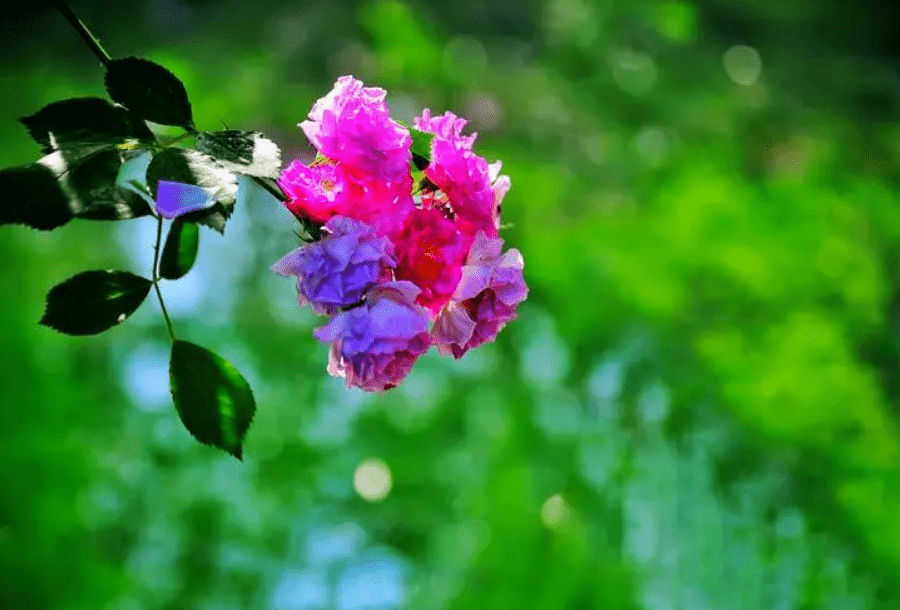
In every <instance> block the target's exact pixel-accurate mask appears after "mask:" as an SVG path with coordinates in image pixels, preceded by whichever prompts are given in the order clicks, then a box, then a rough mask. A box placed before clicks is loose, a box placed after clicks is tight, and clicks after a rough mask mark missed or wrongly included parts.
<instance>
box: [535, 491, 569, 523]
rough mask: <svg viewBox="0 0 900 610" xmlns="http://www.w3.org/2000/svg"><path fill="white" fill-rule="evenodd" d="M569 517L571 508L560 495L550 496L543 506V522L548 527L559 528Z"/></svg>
mask: <svg viewBox="0 0 900 610" xmlns="http://www.w3.org/2000/svg"><path fill="white" fill-rule="evenodd" d="M568 516H569V506H568V505H567V504H566V501H565V500H563V497H562V496H561V495H559V494H556V495H553V496H550V497H549V498H547V500H546V501H545V502H544V504H543V505H542V506H541V521H542V522H543V523H544V525H546V526H547V527H558V526H559V525H561V524H562V523H563V522H564V521H565V520H566V518H567V517H568Z"/></svg>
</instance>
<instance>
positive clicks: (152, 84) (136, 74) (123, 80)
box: [106, 57, 194, 129]
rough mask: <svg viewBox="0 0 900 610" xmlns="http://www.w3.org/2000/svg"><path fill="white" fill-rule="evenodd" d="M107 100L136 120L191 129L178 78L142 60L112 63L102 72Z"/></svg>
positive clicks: (135, 59)
mask: <svg viewBox="0 0 900 610" xmlns="http://www.w3.org/2000/svg"><path fill="white" fill-rule="evenodd" d="M106 90H107V92H109V96H110V97H111V98H112V99H113V100H115V101H116V102H118V103H120V104H122V105H123V106H125V107H126V108H128V109H129V110H131V111H132V112H134V113H135V114H136V115H137V116H139V117H140V118H142V119H145V120H147V121H153V122H154V123H160V124H162V125H175V126H178V127H184V128H185V129H193V127H194V121H193V116H192V113H191V104H190V102H189V101H188V96H187V91H186V90H185V88H184V84H182V82H181V81H180V80H178V77H176V76H175V75H174V74H172V73H171V72H169V71H168V70H167V69H165V68H163V67H162V66H161V65H159V64H157V63H154V62H152V61H149V60H146V59H140V58H137V57H127V58H125V59H114V60H113V61H111V62H110V63H109V65H108V66H107V68H106Z"/></svg>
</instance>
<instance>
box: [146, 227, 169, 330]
mask: <svg viewBox="0 0 900 610" xmlns="http://www.w3.org/2000/svg"><path fill="white" fill-rule="evenodd" d="M162 225H163V219H162V216H157V217H156V246H155V247H154V249H153V273H152V276H151V277H152V278H153V288H154V289H155V290H156V298H157V299H158V300H159V307H160V309H162V315H163V317H164V318H165V319H166V327H167V328H168V329H169V336H170V337H171V338H172V341H173V342H174V341H175V330H174V329H173V328H172V320H170V319H169V312H168V311H166V303H165V301H163V298H162V292H160V290H159V279H160V278H159V245H160V243H161V242H162Z"/></svg>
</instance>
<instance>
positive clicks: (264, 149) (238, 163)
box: [197, 129, 281, 178]
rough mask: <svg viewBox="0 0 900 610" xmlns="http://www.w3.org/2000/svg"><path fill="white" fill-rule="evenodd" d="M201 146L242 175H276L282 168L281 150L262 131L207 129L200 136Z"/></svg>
mask: <svg viewBox="0 0 900 610" xmlns="http://www.w3.org/2000/svg"><path fill="white" fill-rule="evenodd" d="M197 148H198V149H200V150H201V151H203V152H205V153H207V154H209V155H211V156H213V157H215V158H216V160H217V161H219V163H221V164H222V165H223V166H225V167H226V168H228V169H230V170H231V171H233V172H237V173H240V174H247V175H249V176H262V177H268V178H275V177H277V176H278V173H279V172H280V171H281V151H280V150H278V146H277V145H276V144H275V143H274V142H272V141H271V140H268V139H266V138H264V137H262V134H261V133H259V132H258V131H238V130H235V129H228V130H226V131H215V132H203V133H200V134H198V135H197Z"/></svg>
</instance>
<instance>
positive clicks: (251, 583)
mask: <svg viewBox="0 0 900 610" xmlns="http://www.w3.org/2000/svg"><path fill="white" fill-rule="evenodd" d="M73 8H74V9H75V11H76V12H77V13H79V15H80V16H81V17H82V19H83V20H84V21H85V22H86V23H87V24H88V26H89V27H90V28H91V29H92V30H93V31H94V32H95V33H96V34H97V35H98V36H99V37H100V38H101V40H102V42H103V43H104V45H105V46H106V48H107V50H108V51H109V52H110V54H112V55H113V56H114V57H116V56H128V55H138V56H143V57H146V58H148V59H152V60H154V61H157V62H159V63H161V64H163V65H165V66H167V67H168V68H169V69H170V70H172V71H173V72H174V73H175V74H176V75H177V76H178V77H179V78H181V79H182V80H183V81H184V83H185V84H186V86H187V90H188V93H189V95H190V98H191V101H192V103H193V107H194V117H195V120H196V122H197V125H198V127H199V128H201V129H219V128H222V126H223V125H225V126H228V127H230V128H238V129H257V130H260V131H262V132H264V133H265V134H266V135H267V136H268V137H270V138H272V139H273V140H275V141H276V142H277V143H278V144H279V145H280V146H281V148H282V150H283V151H284V155H285V162H287V160H289V159H292V158H295V157H297V156H301V157H303V158H305V159H309V158H310V152H311V149H310V147H309V146H308V144H307V142H306V140H305V138H304V137H303V135H302V133H301V132H300V131H299V130H298V129H297V128H296V124H297V123H298V122H299V121H301V120H303V119H304V118H305V115H306V113H307V112H308V111H309V108H310V106H311V105H312V103H313V102H314V101H315V100H316V99H317V98H318V97H321V96H322V95H324V94H325V93H326V92H327V91H328V90H329V89H330V88H331V85H332V84H333V82H334V81H335V79H336V78H337V77H338V76H340V75H343V74H353V75H354V76H356V77H357V78H360V79H362V80H363V81H364V82H365V83H366V84H367V85H370V86H380V87H383V88H385V89H387V90H388V101H389V104H390V105H391V107H392V109H393V112H394V116H395V118H398V119H401V120H409V119H411V118H412V117H413V116H414V115H416V114H418V113H419V112H420V111H421V109H422V108H424V107H428V108H431V109H432V111H434V112H436V113H440V112H443V111H444V110H452V111H454V112H455V113H457V114H460V115H462V116H464V117H467V118H468V119H469V120H470V127H471V129H473V130H475V131H478V132H479V139H478V144H477V150H478V152H479V153H480V154H482V155H483V156H485V157H486V158H487V159H488V160H489V161H494V160H497V159H500V160H502V161H503V164H504V166H503V167H504V173H506V174H508V175H509V176H510V177H511V179H512V185H513V187H512V190H511V191H510V193H509V194H508V196H507V199H506V200H505V202H504V213H503V214H504V222H505V223H507V224H508V226H507V228H505V229H504V230H503V237H504V238H505V239H506V241H507V243H508V245H509V246H510V247H516V248H518V249H519V250H521V252H522V254H523V256H524V258H525V277H526V280H527V282H528V284H529V286H530V289H531V293H530V295H529V298H528V301H527V302H526V303H525V304H523V305H522V307H521V309H520V317H519V319H518V320H517V321H515V322H513V323H511V324H510V325H509V326H508V328H507V329H506V330H504V332H503V333H502V334H501V336H500V338H499V339H498V341H497V342H496V343H495V344H493V345H486V346H483V347H481V348H479V349H477V350H475V351H473V352H471V353H470V354H468V355H466V356H465V358H463V359H462V360H460V361H454V360H452V359H447V358H441V357H440V356H439V355H438V354H437V353H436V352H434V351H432V352H431V353H429V354H428V355H427V356H426V357H424V358H423V359H422V360H421V361H420V362H419V363H418V364H417V365H416V367H415V369H414V371H413V372H412V374H411V375H410V377H409V378H408V379H407V380H406V381H405V382H404V383H403V385H402V386H401V387H400V388H398V389H395V390H392V391H390V392H388V393H386V394H384V395H382V396H375V395H365V394H363V393H361V392H358V391H356V390H353V391H348V390H346V389H344V388H343V386H342V384H341V382H340V381H339V380H336V379H333V378H330V377H328V376H327V374H326V373H325V362H326V359H327V347H326V346H324V345H322V344H319V343H318V342H317V341H315V340H314V339H313V337H312V335H311V331H312V329H313V328H314V327H315V326H317V325H319V324H320V323H321V322H322V320H320V319H316V317H315V316H314V315H313V314H312V313H311V312H310V311H309V310H308V308H307V309H303V310H301V309H299V308H297V307H296V303H295V291H294V287H293V285H292V283H291V281H290V280H286V279H284V278H280V277H278V276H275V275H274V274H273V273H271V272H270V271H269V270H268V268H269V266H270V265H271V264H272V263H273V262H275V261H276V260H278V258H280V257H281V256H282V255H283V254H284V253H286V252H288V251H289V250H291V249H292V248H293V247H295V245H296V238H295V237H294V235H293V230H294V229H295V228H296V224H295V222H294V221H293V219H292V217H291V216H290V214H289V213H287V212H286V211H285V210H284V209H282V208H281V207H280V205H278V204H277V203H276V202H275V201H274V200H272V199H271V198H267V197H266V196H264V195H260V194H259V192H254V194H252V195H251V196H249V197H245V198H243V199H241V200H240V201H239V203H238V208H237V211H236V213H235V216H234V217H233V218H232V220H231V221H230V223H229V225H228V228H227V229H226V232H225V235H224V236H220V235H218V234H216V233H214V232H212V231H209V230H206V229H203V230H202V235H201V244H200V246H201V253H200V257H199V259H198V263H197V266H196V267H195V268H194V270H192V271H191V273H190V274H188V275H187V276H186V277H185V278H184V279H182V280H179V281H178V282H164V284H163V289H164V294H165V295H166V297H167V304H168V305H169V308H170V312H171V313H172V315H173V317H174V322H175V326H176V330H177V332H178V335H179V337H182V338H185V339H187V340H190V341H193V342H195V343H198V344H200V345H203V346H205V347H207V348H210V349H213V350H215V351H217V352H219V353H220V354H222V355H223V356H225V357H226V358H228V359H229V360H231V361H232V362H233V363H234V364H235V365H236V366H237V367H238V369H240V370H241V371H242V372H243V373H244V375H245V376H246V377H247V379H248V380H249V381H250V384H251V386H252V387H253V389H254V392H255V395H256V399H257V404H258V412H257V415H256V418H255V420H254V422H253V425H252V427H251V429H250V432H249V435H248V438H247V442H246V445H245V451H244V455H245V458H244V461H243V462H238V461H237V460H235V459H233V458H231V457H229V456H227V455H225V454H224V453H221V452H218V451H215V450H213V449H210V448H207V447H203V446H200V445H198V444H197V443H195V442H194V441H193V440H192V439H191V438H190V437H189V435H188V434H187V432H185V431H184V429H183V428H182V427H181V425H180V422H179V421H178V418H177V415H176V414H175V411H174V408H173V407H172V405H171V402H170V397H169V395H168V387H167V357H168V349H169V344H168V340H167V333H166V330H165V326H164V324H163V323H162V319H161V316H160V315H159V311H158V307H157V305H156V303H155V302H154V301H153V300H148V301H147V302H146V303H145V304H144V305H143V306H142V307H141V309H140V310H138V312H137V313H136V314H135V315H134V316H133V317H132V318H131V319H129V320H128V321H127V322H126V323H125V324H124V325H122V326H121V327H118V328H115V329H113V330H111V331H109V332H107V333H105V334H103V335H99V336H96V337H67V336H63V335H59V334H57V333H55V332H53V331H51V330H49V329H47V328H44V327H41V326H38V324H37V321H38V320H39V319H40V317H41V313H42V310H43V299H44V295H45V294H46V292H47V291H48V290H49V289H50V287H52V286H53V285H54V284H56V283H59V282H60V281H62V280H64V279H66V278H67V277H70V276H72V275H74V274H76V273H79V272H81V271H84V270H87V269H107V268H116V269H125V270H130V271H134V272H136V273H147V272H148V271H149V268H150V264H151V261H152V245H153V240H154V237H155V222H154V221H153V220H152V219H147V218H145V219H139V220H132V221H125V222H121V223H118V224H112V223H103V222H95V223H90V222H83V221H75V222H72V223H70V224H69V225H67V226H65V227H63V228H61V229H59V230H57V231H54V232H52V233H41V232H36V231H31V230H28V229H26V228H24V227H2V228H0V260H2V263H3V264H2V266H0V297H2V305H0V345H2V350H0V389H2V394H0V396H2V398H0V401H2V404H0V600H2V601H0V605H2V606H3V607H8V608H23V609H31V608H35V609H43V608H52V609H64V610H70V609H91V610H95V609H104V610H138V609H173V610H174V609H177V608H192V609H204V610H213V609H216V610H226V609H227V610H230V609H238V608H254V609H255V608H260V609H272V610H294V609H297V610H300V609H318V608H336V609H338V610H351V609H373V610H374V609H382V608H383V609H388V608H416V609H419V608H421V609H433V608H460V609H463V608H465V609H469V608H491V609H494V608H514V609H541V610H543V609H546V610H550V609H553V610H555V609H573V610H582V609H592V608H598V609H601V608H602V609H617V608H622V609H626V608H628V609H646V610H720V609H721V610H731V609H735V610H738V609H759V610H791V609H817V608H829V609H835V610H838V609H840V610H855V609H860V610H862V609H870V608H872V609H874V608H885V609H895V608H898V607H900V486H898V483H900V430H898V426H897V416H898V407H900V402H898V397H900V396H898V392H900V375H898V374H900V298H898V296H900V293H898V287H900V197H898V194H897V193H898V182H900V121H898V118H900V115H898V110H900V79H898V75H897V72H896V67H895V66H896V63H895V62H894V61H893V58H895V57H896V55H897V52H896V50H897V47H896V45H895V44H894V41H893V40H892V38H891V34H892V32H891V30H892V28H893V27H894V26H893V24H895V23H896V21H897V20H896V18H897V16H898V15H897V14H896V9H895V12H894V13H891V12H890V11H889V10H888V8H887V7H885V6H882V5H879V3H876V2H870V3H852V4H851V3H839V2H825V3H822V2H813V1H809V0H801V1H797V2H792V3H788V2H782V1H780V0H778V1H776V0H767V1H757V2H738V1H735V0H703V1H700V2H689V1H687V0H650V1H637V0H632V1H618V2H612V1H610V2H591V1H590V0H548V1H546V2H540V1H537V0H532V1H529V2H522V3H514V2H507V3H500V2H484V1H479V0H455V1H454V2H449V3H444V2H431V3H427V2H414V1H409V2H401V1H398V0H375V1H366V2H352V3H346V4H344V3H333V2H325V1H322V2H311V3H300V2H297V3H287V2H276V1H268V2H266V1H263V2H256V3H237V2H229V1H226V2H216V3H212V2H208V3H207V2H171V1H168V2H166V1H160V2H154V3H137V2H129V1H121V2H117V3H115V10H112V9H111V5H109V4H108V3H99V2H98V3H88V2H78V3H73ZM11 11H12V12H8V13H7V14H6V16H5V17H4V18H3V20H2V31H0V35H2V37H3V39H4V41H5V44H4V46H3V49H2V51H0V57H2V60H3V61H2V67H0V91H2V92H3V96H2V99H0V142H2V143H3V146H2V147H0V166H2V167H8V166H12V165H17V164H24V163H29V162H32V161H33V160H35V159H36V158H37V157H38V155H39V151H38V147H37V145H35V144H33V143H31V142H30V141H29V139H28V137H27V133H26V132H25V129H24V128H23V127H22V126H21V125H19V124H18V123H17V122H16V121H15V119H16V118H17V117H20V116H24V115H27V114H31V113H33V112H34V111H36V110H38V109H39V108H41V107H42V106H43V105H45V104H46V103H49V102H51V101H55V100H57V99H62V98H67V97H73V96H84V95H103V93H104V92H103V85H102V75H103V73H102V69H101V67H100V65H99V64H98V63H97V62H96V61H95V59H94V58H93V57H92V56H91V55H90V53H89V51H88V50H87V48H86V47H85V46H84V45H83V44H82V42H81V41H80V40H79V39H78V38H77V36H76V35H75V34H74V32H73V31H72V30H71V28H70V27H69V25H68V24H67V23H66V22H65V21H64V20H63V19H62V18H61V17H60V16H59V15H58V14H56V13H55V12H54V11H52V10H50V9H41V8H32V7H26V8H17V9H11ZM373 459H374V460H380V462H377V463H379V464H383V467H382V468H384V467H386V468H387V469H388V470H389V472H390V477H391V481H392V486H391V488H390V490H389V493H388V494H387V496H386V497H384V498H383V499H382V500H380V501H367V500H365V499H363V498H362V497H361V496H360V494H358V493H357V491H356V490H355V487H354V473H355V472H356V470H357V468H358V466H359V465H360V464H362V463H364V462H366V460H373Z"/></svg>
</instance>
